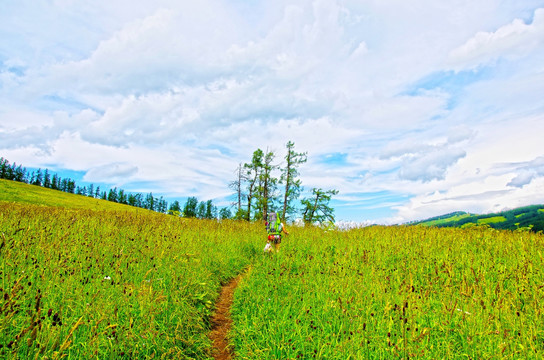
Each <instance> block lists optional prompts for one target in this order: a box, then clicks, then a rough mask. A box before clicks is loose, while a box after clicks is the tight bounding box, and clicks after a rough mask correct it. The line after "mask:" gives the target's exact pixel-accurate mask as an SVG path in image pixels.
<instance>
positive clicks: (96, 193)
mask: <svg viewBox="0 0 544 360" xmlns="http://www.w3.org/2000/svg"><path fill="white" fill-rule="evenodd" d="M94 197H95V198H97V199H99V198H100V186H97V187H96V190H95V191H94Z"/></svg>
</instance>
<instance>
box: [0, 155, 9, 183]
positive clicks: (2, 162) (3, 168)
mask: <svg viewBox="0 0 544 360" xmlns="http://www.w3.org/2000/svg"><path fill="white" fill-rule="evenodd" d="M8 165H9V161H7V160H6V159H4V158H3V157H0V179H6V173H7V167H8Z"/></svg>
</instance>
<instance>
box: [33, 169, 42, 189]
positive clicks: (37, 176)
mask: <svg viewBox="0 0 544 360" xmlns="http://www.w3.org/2000/svg"><path fill="white" fill-rule="evenodd" d="M42 182H43V176H42V169H38V170H37V171H36V174H35V176H34V181H33V182H32V185H38V186H42Z"/></svg>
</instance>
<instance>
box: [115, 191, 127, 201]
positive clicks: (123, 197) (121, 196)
mask: <svg viewBox="0 0 544 360" xmlns="http://www.w3.org/2000/svg"><path fill="white" fill-rule="evenodd" d="M117 202H118V203H119V204H128V202H127V195H126V194H125V190H123V189H119V193H118V194H117Z"/></svg>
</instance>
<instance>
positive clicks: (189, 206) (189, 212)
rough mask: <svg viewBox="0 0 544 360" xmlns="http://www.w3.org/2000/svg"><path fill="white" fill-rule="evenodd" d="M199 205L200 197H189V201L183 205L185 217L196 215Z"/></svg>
mask: <svg viewBox="0 0 544 360" xmlns="http://www.w3.org/2000/svg"><path fill="white" fill-rule="evenodd" d="M197 206H198V199H197V198H196V197H194V196H192V197H189V198H188V199H187V202H186V203H185V205H184V206H183V217H187V218H191V217H196V208H197Z"/></svg>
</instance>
